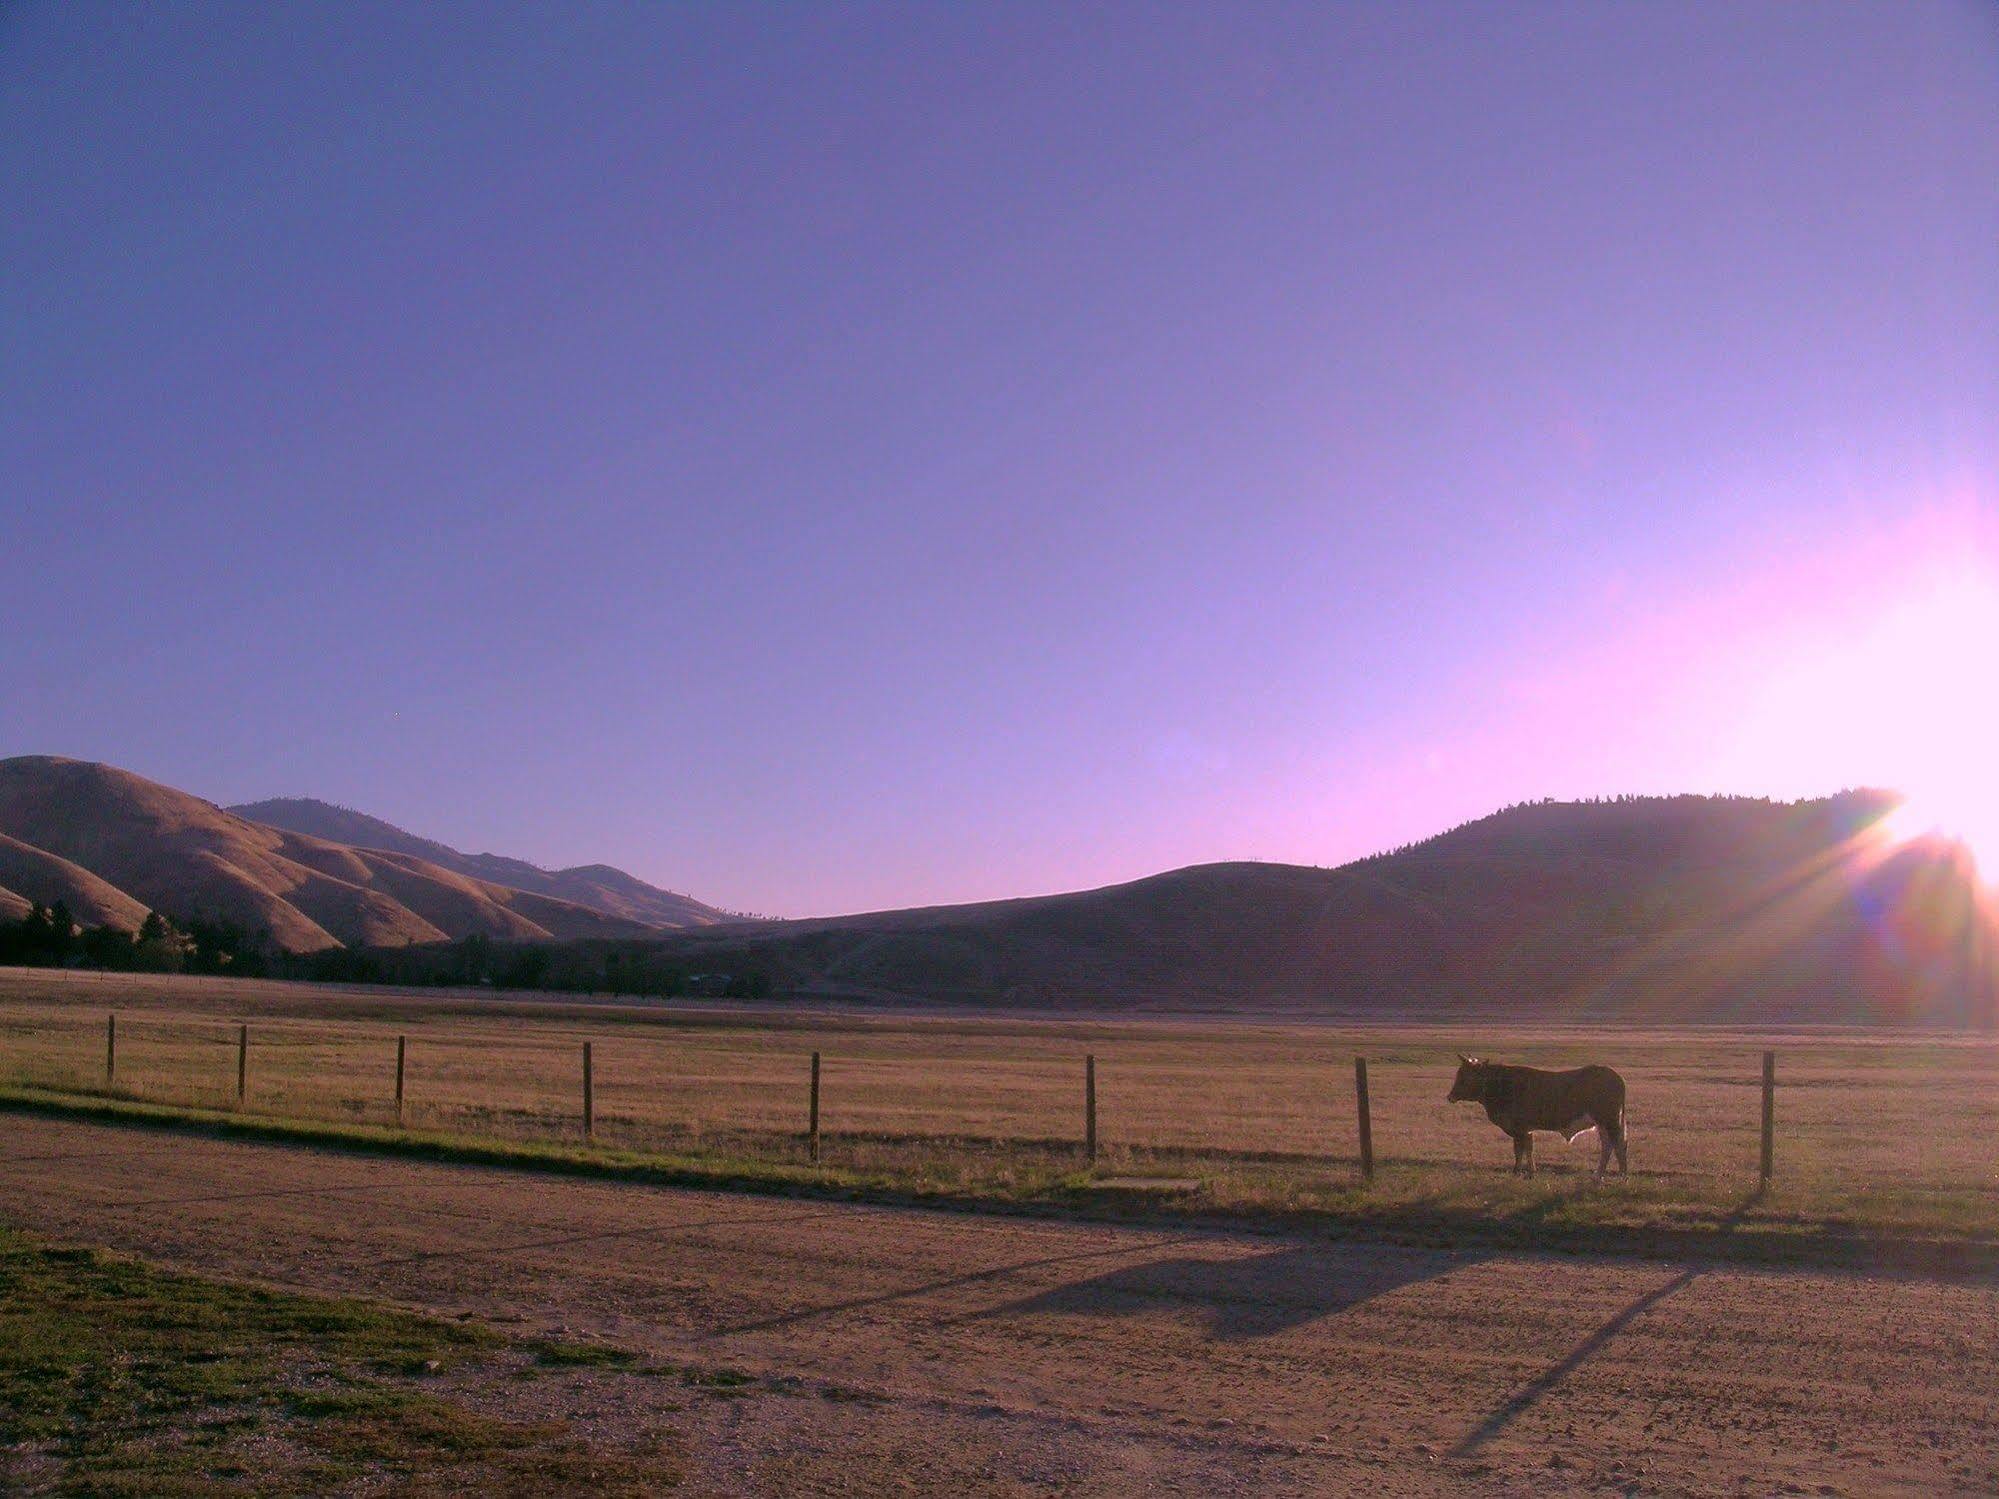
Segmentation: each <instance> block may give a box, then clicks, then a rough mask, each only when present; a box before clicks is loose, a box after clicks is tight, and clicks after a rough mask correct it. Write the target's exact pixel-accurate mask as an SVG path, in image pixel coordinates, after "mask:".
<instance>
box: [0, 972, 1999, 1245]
mask: <svg viewBox="0 0 1999 1499" xmlns="http://www.w3.org/2000/svg"><path fill="white" fill-rule="evenodd" d="M112 1009H115V1010H116V1011H117V1012H118V1015H119V1031H118V1072H117V1077H116V1079H115V1082H114V1084H113V1085H112V1086H111V1087H110V1088H108V1089H107V1087H106V1083H105V1078H104V1043H105V1015H106V1013H107V1012H108V1011H110V1010H112ZM239 1022H241V1023H247V1024H248V1025H249V1026H250V1034H251V1040H250V1053H249V1062H250V1065H249V1087H248V1092H247V1098H246V1100H245V1103H244V1105H243V1112H244V1113H246V1114H252V1115H257V1116H270V1117H275V1118H287V1119H305V1120H320V1121H329V1122H337V1123H340V1124H343V1125H358V1126H393V1125H394V1124H395V1109H394V1080H395V1056H396V1039H397V1037H398V1036H399V1035H403V1036H407V1037H408V1038H409V1053H408V1056H409V1061H408V1073H407V1105H406V1115H405V1123H406V1125H407V1126H408V1127H409V1128H410V1129H411V1130H416V1131H424V1132H429V1133H432V1134H435V1135H449V1136H454V1137H462V1138H469V1139H477V1140H499V1141H515V1142H524V1143H527V1144H533V1145H537V1146H554V1147H561V1146H566V1145H573V1144H577V1143H580V1141H581V1108H582V1048H583V1043H584V1042H585V1041H586V1040H587V1041H589V1042H591V1043H592V1048H593V1054H594V1070H595V1082H596V1122H597V1129H596V1139H595V1148H596V1149H597V1150H598V1151H599V1152H600V1153H604V1154H607V1155H609V1154H617V1155H618V1156H620V1158H622V1159H628V1160H641V1159H644V1158H647V1157H655V1156H656V1157H660V1158H671V1160H672V1161H674V1162H676V1163H678V1164H679V1165H680V1166H682V1167H684V1166H686V1165H687V1164H689V1163H692V1164H694V1165H696V1166H698V1165H699V1164H700V1163H701V1162H704V1161H705V1162H708V1163H711V1164H712V1165H713V1166H714V1167H715V1169H716V1171H717V1172H718V1173H725V1174H726V1173H732V1172H733V1173H741V1172H744V1171H752V1172H753V1171H754V1170H756V1169H757V1168H759V1167H762V1168H768V1169H769V1170H771V1171H774V1172H781V1173H782V1178H783V1179H784V1180H787V1181H797V1180H810V1179H812V1178H813V1177H814V1176H815V1174H816V1175H817V1176H818V1177H821V1178H823V1179H824V1180H825V1181H826V1182H827V1183H829V1184H832V1185H838V1184H840V1183H843V1182H845V1183H862V1184H867V1185H869V1186H871V1187H879V1188H883V1189H892V1188H897V1187H901V1188H907V1189H909V1190H911V1191H919V1192H921V1191H930V1192H944V1193H953V1194H961V1195H971V1196H989V1197H992V1198H995V1199H999V1200H1007V1201H1023V1200H1035V1199H1044V1198H1056V1197H1062V1196H1065V1195H1067V1196H1073V1195H1074V1194H1075V1193H1076V1192H1077V1191H1078V1190H1079V1189H1086V1188H1088V1187H1089V1186H1090V1184H1091V1183H1101V1182H1103V1181H1104V1180H1106V1179H1116V1178H1125V1177H1134V1176H1142V1177H1162V1178H1172V1179H1176V1180H1179V1181H1182V1182H1184V1183H1187V1184H1188V1185H1186V1186H1183V1187H1181V1188H1179V1189H1177V1190H1176V1191H1175V1192H1173V1193H1171V1194H1169V1195H1171V1196H1172V1198H1173V1200H1174V1201H1175V1202H1176V1204H1177V1205H1178V1206H1181V1207H1192V1208H1199V1209H1204V1210H1216V1211H1222V1212H1249V1213H1256V1212H1274V1211H1282V1212H1315V1213H1323V1214H1326V1215H1329V1216H1331V1217H1333V1218H1343V1219H1356V1220H1367V1221H1374V1222H1385V1221H1390V1220H1394V1221H1400V1222H1403V1223H1405V1224H1420V1223H1422V1222H1426V1221H1427V1222H1432V1223H1435V1224H1439V1225H1448V1224H1450V1223H1454V1222H1462V1221H1466V1220H1469V1219H1474V1218H1479V1217H1486V1218H1490V1219H1492V1220H1494V1221H1499V1222H1506V1223H1511V1224H1514V1225H1516V1226H1519V1225H1534V1224H1544V1225H1547V1226H1548V1227H1550V1228H1551V1229H1559V1228H1561V1227H1563V1226H1565V1225H1568V1226H1596V1227H1603V1228H1619V1229H1625V1230H1643V1229H1659V1230H1690V1231H1719V1230H1722V1229H1724V1228H1725V1229H1726V1230H1727V1231H1730V1232H1736V1233H1742V1232H1754V1231H1758V1230H1761V1231H1783V1232H1790V1233H1816V1234H1849V1235H1881V1234H1888V1235H1896V1236H1903V1237H1907V1236H1936V1237H1946V1238H1958V1239H1964V1238H1970V1239H1978V1240H1989V1239H1995V1238H1999V1046H1995V1044H1994V1043H1993V1042H1992V1041H1990V1040H1987V1039H1983V1038H1972V1037H1965V1036H1958V1035H1935V1034H1920V1035H1919V1034H1908V1033H1899V1032H1888V1031H1792V1032H1771V1033H1767V1034H1766V1033H1760V1032H1755V1031H1750V1030H1743V1029H1737V1028H1713V1029H1704V1028H1693V1027H1679V1028H1655V1027H1617V1026H1586V1027H1585V1026H1565V1025H1553V1024H1541V1025H1495V1024H1492V1023H1484V1022H1482V1023H1478V1024H1475V1025H1438V1024H1404V1025H1336V1024H1304V1023H1282V1024H1280V1023H1270V1024H1255V1023H1244V1022H1221V1021H1210V1020H1198V1019H1174V1018H1149V1019H1117V1020H1103V1021H1098V1020H1050V1019H1044V1018H1031V1017H1005V1018H993V1019H979V1018H967V1017H963V1016H935V1015H898V1014H827V1013H797V1012H791V1013H787V1012H785V1011H783V1010H782V1009H778V1008H773V1009H770V1010H760V1011H744V1010H734V1009H728V1008H724V1007H721V1006H714V1007H708V1008H701V1007H685V1008H682V1009H679V1010H673V1011H665V1010H658V1009H653V1010H645V1009H639V1008H635V1007H618V1006H593V1005H580V1004H560V1003H540V1004H528V1005H519V1006H514V1005H507V1006H504V1007H497V1008H496V1007H495V1006H494V1005H493V1004H491V1003H490V1002H482V1001H480V1000H478V999H461V998H453V997H450V996H444V995H436V994H425V993H421V992H419V993H416V994H407V995H399V994H390V993H383V992H380V991H369V990H355V989H337V988H310V987H307V986H298V985H282V984H246V983H226V982H217V981H205V982H204V981H189V980H182V981H165V982H163V981H161V980H159V979H146V980H138V979H126V980H96V981H81V982H79V981H77V980H75V979H74V978H70V979H63V978H53V979H52V978H49V977H36V976H31V975H13V976H0V1081H4V1082H9V1083H15V1084H27V1085H31V1086H34V1087H37V1088H42V1089H50V1090H56V1091H60V1092H66V1093H99V1094H101V1093H105V1092H109V1093H112V1094H113V1095H115V1096H120V1097H127V1098H134V1099H140V1100H150V1101H155V1102H162V1103H174V1104H181V1105H193V1106H199V1107H205V1108H211V1109H225V1110H234V1109H236V1037H237V1031H236V1026H237V1024H238V1023H239ZM1766 1047H1768V1048H1772V1049H1774V1050H1775V1051H1776V1052H1777V1055H1778V1078H1779V1088H1778V1093H1777V1183H1776V1190H1775V1191H1774V1192H1773V1193H1771V1194H1769V1195H1767V1196H1765V1197H1763V1198H1761V1199H1760V1200H1757V1201H1754V1202H1751V1197H1752V1194H1753V1193H1754V1190H1755V1187H1756V1174H1757V1154H1758V1141H1759V1121H1760V1092H1759V1073H1760V1064H1761V1054H1762V1052H1763V1050H1764V1049H1765V1048H1766ZM1460 1049H1462V1050H1476V1051H1479V1052H1481V1053H1483V1054H1487V1055H1492V1056H1497V1057H1500V1058H1502V1059H1506V1060H1514V1061H1522V1062H1529V1063H1533V1064H1537V1065H1544V1066H1566V1065H1574V1064H1577V1063H1580V1062H1583V1061H1604V1062H1608V1063H1610V1064H1612V1065H1614V1066H1616V1067H1617V1068H1618V1069H1619V1070H1620V1071H1621V1072H1623V1073H1624V1075H1625V1077H1626V1079H1627V1080H1628V1082H1629V1085H1630V1126H1631V1136H1632V1164H1633V1168H1634V1169H1633V1175H1632V1179H1631V1180H1630V1181H1628V1182H1613V1183H1609V1184H1606V1185H1604V1186H1602V1187H1597V1186H1594V1185H1592V1184H1591V1183H1590V1182H1589V1180H1588V1176H1587V1168H1588V1167H1589V1166H1590V1165H1592V1164H1593V1163H1594V1159H1595V1147H1594V1144H1593V1141H1592V1140H1591V1139H1590V1138H1589V1137H1585V1138H1584V1139H1583V1140H1581V1141H1578V1142H1577V1143H1576V1144H1575V1145H1573V1146H1564V1145H1563V1144H1561V1142H1559V1141H1558V1140H1554V1139H1552V1138H1551V1137H1544V1139H1543V1143H1542V1145H1541V1147H1540V1155H1541V1159H1542V1163H1543V1167H1544V1171H1543V1175H1542V1176H1541V1177H1539V1178H1537V1179H1536V1180H1535V1181H1534V1182H1532V1183H1528V1182H1522V1181H1517V1180H1514V1179H1512V1178H1510V1177H1509V1175H1508V1174H1507V1171H1506V1167H1507V1166H1508V1164H1509V1163H1510V1159H1511V1153H1510V1148H1509V1147H1508V1145H1507V1143H1506V1141H1505V1139H1504V1138H1503V1137H1502V1136H1501V1135H1500V1134H1499V1133H1498V1132H1497V1131H1496V1130H1494V1129H1493V1128H1492V1126H1491V1125H1490V1124H1489V1123H1487V1122H1486V1121H1485V1119H1484V1118H1483V1116H1482V1115H1481V1114H1479V1113H1478V1111H1476V1110H1475V1109H1474V1108H1472V1107H1470V1106H1463V1105H1460V1106H1455V1107H1454V1106H1451V1105H1447V1104H1446V1103H1445V1102H1444V1094H1445V1092H1446V1090H1447V1089H1448V1087H1449V1084H1450V1079H1451V1073H1452V1070H1453V1066H1454V1052H1455V1051H1457V1050H1460ZM814 1050H817V1051H819V1052H820V1053H822V1056H823V1058H824V1061H823V1069H824V1070H823V1085H822V1088H823V1091H822V1104H821V1108H822V1131H823V1136H824V1138H823V1148H822V1158H821V1166H820V1168H819V1170H818V1171H817V1173H815V1172H814V1171H813V1170H812V1169H811V1168H810V1167H809V1166H808V1164H807V1162H806V1158H805V1140H804V1127H805V1121H806V1108H807V1076H808V1058H809V1055H810V1053H811V1052H813V1051H814ZM1085 1054H1094V1055H1095V1056H1096V1058H1097V1067H1098V1111H1099V1131H1100V1141H1101V1146H1102V1152H1101V1157H1100V1159H1099V1161H1098V1163H1097V1166H1096V1169H1095V1171H1094V1172H1087V1171H1086V1170H1085V1167H1084V1163H1083V1162H1082V1160H1081V1155H1080V1142H1081V1136H1082V1129H1083V1058H1084V1056H1085ZM1357 1054H1364V1055H1365V1056H1366V1057H1367V1058H1368V1060H1369V1068H1370V1080H1371V1085H1372V1088H1371V1091H1372V1096H1373V1115H1374V1142H1375V1152H1376V1159H1377V1176H1376V1180H1375V1182H1374V1183H1373V1185H1372V1186H1371V1187H1370V1188H1368V1189H1366V1190H1365V1191H1363V1190H1362V1189H1361V1188H1360V1185H1359V1183H1358V1179H1357V1176H1358V1173H1357V1159H1356V1155H1357V1152H1356V1144H1355V1123H1354V1100H1353V1070H1352V1068H1353V1058H1354V1056H1355V1055H1357Z"/></svg>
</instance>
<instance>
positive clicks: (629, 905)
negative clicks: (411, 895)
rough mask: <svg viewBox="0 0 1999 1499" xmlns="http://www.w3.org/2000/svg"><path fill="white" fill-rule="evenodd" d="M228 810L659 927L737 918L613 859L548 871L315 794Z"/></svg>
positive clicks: (699, 923) (251, 819) (256, 803)
mask: <svg viewBox="0 0 1999 1499" xmlns="http://www.w3.org/2000/svg"><path fill="white" fill-rule="evenodd" d="M225 810H227V811H230V812H233V813H235V814H236V815H237V816H238V817H245V818H248V819H249V820H250V821H251V822H261V823H263V824H264V825H265V826H266V827H273V828H279V829H282V830H283V831H285V832H290V833H303V834H305V835H306V836H308V837H312V838H321V839H324V840H326V841H327V842H329V843H345V844H348V845H350V846H352V847H355V848H368V849H381V850H384V851H386V852H390V853H398V854H407V855H409V856H411V857H412V858H417V859H422V860H423V861H425V862H426V863H429V864H434V865H436V866H437V867H438V868H440V869H449V870H451V871H453V872H454V873H457V874H462V875H466V876H468V877H470V878H472V879H475V880H483V881H485V882H486V883H487V884H492V885H505V886H507V887H509V888H510V889H514V890H527V891H531V892H533V893H534V894H536V895H546V896H549V897H550V898H552V899H555V900H564V901H568V902H570V903H571V904H573V905H579V906H587V907H588V908H589V909H591V910H593V911H598V912H601V913H603V914H604V915H606V916H613V917H616V918H618V919H619V920H621V921H634V922H638V923H640V924H641V925H644V926H653V927H665V928H674V927H692V926H712V925H714V924H715V923H717V922H721V921H727V920H730V919H731V918H730V917H729V916H728V915H727V914H726V913H725V912H722V911H720V910H717V909H716V908H715V907H714V906H709V905H704V904H702V903H701V902H700V901H698V900H695V899H694V898H693V897H692V896H689V895H681V894H679V893H678V892H676V891H672V890H661V889H659V888H658V887H657V886H654V885H648V884H647V883H646V882H645V881H644V880H641V879H638V878H636V877H635V876H633V875H629V874H626V873H625V872H624V871H623V870H622V869H613V868H612V867H611V866H610V865H608V864H581V865H578V866H576V867H575V868H573V869H543V868H541V867H540V866H539V865H536V864H530V863H528V862H527V861H526V860H525V859H512V858H508V857H507V856H506V855H504V854H466V853H460V852H459V851H458V850H457V849H455V848H452V847H450V846H449V845H448V844H443V843H438V842H436V841H434V840H433V839H429V838H420V837H418V836H417V835H416V834H415V833H409V832H405V831H404V830H403V829H401V828H399V827H397V826H396V825H395V824H394V823H389V822H383V821H382V820H381V819H380V818H379V817H370V816H368V814H367V813H365V812H356V811H354V810H353V809H352V808H351V807H339V806H335V805H334V804H333V803H331V802H323V801H319V800H317V799H316V798H313V797H309V796H298V797H291V796H288V797H275V798H273V799H271V800H269V801H261V802H244V803H242V804H240V805H237V806H232V807H229V808H227V809H225Z"/></svg>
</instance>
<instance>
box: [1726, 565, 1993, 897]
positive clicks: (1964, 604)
mask: <svg viewBox="0 0 1999 1499" xmlns="http://www.w3.org/2000/svg"><path fill="white" fill-rule="evenodd" d="M1995 664H1999V572H1995V571H1994V570H1993V569H1992V568H1990V567H1987V566H1984V565H1982V564H1981V563H1977V562H1969V561H1967V562H1959V563H1948V564H1944V565H1943V566H1941V567H1933V568H1931V569H1930V570H1928V571H1925V572H1921V573H1918V574H1915V575H1914V576H1912V577H1911V578H1910V579H1909V581H1908V583H1907V584H1906V585H1905V586H1904V587H1903V588H1901V589H1900V590H1899V591H1898V592H1897V593H1896V594H1894V595H1893V596H1892V598H1891V600H1890V601H1889V602H1887V603H1885V604H1883V605H1881V606H1879V607H1877V608H1876V609H1874V610H1873V611H1870V612H1869V613H1867V614H1865V615H1852V616H1848V617H1847V618H1846V619H1845V620H1844V621H1842V622H1832V621H1828V622H1826V623H1825V624H1824V625H1823V626H1822V628H1821V630H1820V631H1819V633H1818V634H1816V635H1815V636H1813V637H1810V638H1807V639H1801V640H1799V641H1798V642H1797V643H1796V646H1795V647H1794V651H1793V653H1792V654H1791V656H1790V659H1789V660H1788V661H1785V662H1783V663H1781V664H1773V667H1772V669H1770V670H1769V672H1768V674H1767V675H1765V676H1763V677H1762V679H1761V684H1760V686H1759V688H1758V689H1757V690H1756V692H1755V693H1754V694H1753V696H1752V697H1751V699H1750V700H1749V701H1748V702H1747V703H1746V704H1745V711H1744V713H1743V715H1742V717H1741V718H1740V719H1739V720H1738V721H1737V725H1736V729H1737V735H1738V750H1739V758H1738V759H1737V760H1736V764H1737V765H1739V766H1740V767H1741V768H1742V770H1743V771H1744V772H1745V773H1743V774H1740V775H1738V776H1736V777H1735V779H1737V780H1740V781H1751V782H1753V781H1757V780H1761V781H1763V782H1765V783H1767V784H1772V785H1785V786H1790V787H1794V788H1796V789H1795V790H1794V791H1793V793H1792V794H1794V795H1811V794H1820V795H1823V794H1824V792H1825V791H1826V790H1829V789H1831V788H1833V787H1837V786H1879V787H1884V788H1887V789H1890V790H1893V791H1896V792H1899V793H1900V794H1901V795H1902V796H1903V798H1905V800H1904V802H1903V804H1902V805H1901V806H1900V807H1899V808H1898V809H1897V810H1896V811H1895V812H1894V813H1893V814H1892V815H1891V816H1890V817H1889V818H1888V819H1887V820H1885V821H1884V822H1883V823H1882V824H1881V829H1882V831H1883V832H1884V833H1885V834H1887V835H1889V836H1892V837H1898V838H1917V837H1923V836H1929V835H1935V836H1941V837H1945V838H1950V839H1953V840H1955V841H1957V842H1959V843H1961V844H1963V845H1964V846H1965V847H1966V848H1967V849H1968V850H1969V851H1970V853H1971V855H1972V857H1973V858H1974V859H1976V860H1977V861H1978V864H1979V866H1980V868H1981V869H1982V870H1983V871H1984V872H1985V875H1986V878H1988V879H1991V878H1993V877H1995V876H1999V687H1996V686H1995V682H1994V678H1995V676H1999V672H1995V669H1994V668H1995Z"/></svg>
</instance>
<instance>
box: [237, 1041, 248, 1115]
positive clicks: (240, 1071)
mask: <svg viewBox="0 0 1999 1499" xmlns="http://www.w3.org/2000/svg"><path fill="white" fill-rule="evenodd" d="M249 1091H250V1027H249V1026H247V1025H239V1026H238V1027H236V1107H237V1108H239V1109H240V1108H242V1107H243V1100H244V1098H245V1097H246V1096H247V1095H248V1094H249Z"/></svg>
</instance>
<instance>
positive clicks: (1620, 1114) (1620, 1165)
mask: <svg viewBox="0 0 1999 1499" xmlns="http://www.w3.org/2000/svg"><path fill="white" fill-rule="evenodd" d="M1617 1174H1618V1175H1619V1176H1629V1175H1630V1174H1631V1163H1630V1162H1629V1161H1627V1160H1625V1158H1624V1110H1622V1109H1619V1110H1618V1111H1617Z"/></svg>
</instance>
